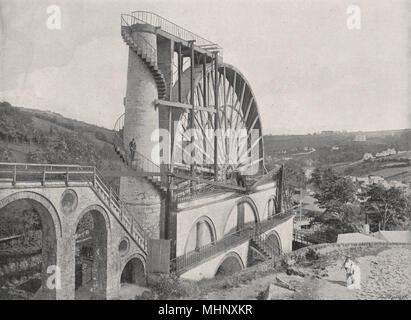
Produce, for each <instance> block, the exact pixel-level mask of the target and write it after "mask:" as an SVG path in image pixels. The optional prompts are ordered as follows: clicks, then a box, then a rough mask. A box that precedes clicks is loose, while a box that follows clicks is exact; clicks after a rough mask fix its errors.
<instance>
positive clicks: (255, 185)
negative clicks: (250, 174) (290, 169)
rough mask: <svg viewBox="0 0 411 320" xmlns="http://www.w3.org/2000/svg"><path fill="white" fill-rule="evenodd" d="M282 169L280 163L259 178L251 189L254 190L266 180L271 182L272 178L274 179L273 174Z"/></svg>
mask: <svg viewBox="0 0 411 320" xmlns="http://www.w3.org/2000/svg"><path fill="white" fill-rule="evenodd" d="M280 169H281V166H280V165H276V168H274V169H272V170H271V171H269V172H268V173H267V174H265V175H263V176H262V177H261V178H260V179H259V180H257V181H256V182H254V184H252V185H251V187H250V190H251V191H252V190H254V189H255V188H257V187H258V186H260V185H262V184H265V183H266V182H269V181H270V180H272V179H273V175H274V174H275V173H277V172H278V171H279V170H280Z"/></svg>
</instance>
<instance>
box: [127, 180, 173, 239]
mask: <svg viewBox="0 0 411 320" xmlns="http://www.w3.org/2000/svg"><path fill="white" fill-rule="evenodd" d="M120 195H121V199H122V201H123V202H124V203H125V204H126V206H127V209H128V210H129V211H130V212H131V213H132V214H133V215H134V217H135V218H136V219H137V221H138V222H139V223H140V224H141V225H142V226H143V228H144V230H145V231H146V232H147V233H148V234H149V236H150V238H153V239H160V238H163V237H164V227H165V226H164V225H165V207H164V205H162V200H163V199H162V198H163V197H164V195H162V193H161V192H160V191H158V190H157V189H156V188H155V187H154V186H153V185H152V184H151V182H149V181H148V180H146V178H143V177H141V178H140V177H121V179H120Z"/></svg>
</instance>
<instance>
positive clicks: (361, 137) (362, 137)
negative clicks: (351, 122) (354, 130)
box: [354, 134, 367, 142]
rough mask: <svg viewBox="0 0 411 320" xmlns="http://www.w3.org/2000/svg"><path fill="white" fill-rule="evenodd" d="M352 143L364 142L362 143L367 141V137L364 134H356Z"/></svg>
mask: <svg viewBox="0 0 411 320" xmlns="http://www.w3.org/2000/svg"><path fill="white" fill-rule="evenodd" d="M354 141H355V142H364V141H367V137H366V135H365V134H357V135H355V138H354Z"/></svg>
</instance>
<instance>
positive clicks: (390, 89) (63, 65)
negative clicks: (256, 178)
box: [0, 0, 411, 134]
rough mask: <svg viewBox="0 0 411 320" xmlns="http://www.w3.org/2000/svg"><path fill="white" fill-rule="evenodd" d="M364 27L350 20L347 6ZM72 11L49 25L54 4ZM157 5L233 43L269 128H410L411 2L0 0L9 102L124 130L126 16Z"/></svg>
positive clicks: (3, 86) (0, 51) (228, 56)
mask: <svg viewBox="0 0 411 320" xmlns="http://www.w3.org/2000/svg"><path fill="white" fill-rule="evenodd" d="M353 4H354V5H357V6H358V7H359V8H360V10H361V28H360V29H354V30H350V29H348V28H347V18H348V17H349V14H347V8H348V7H349V5H353ZM50 5H57V6H59V7H60V9H61V29H60V30H50V29H49V28H48V27H47V25H46V21H47V19H48V17H49V14H48V13H47V7H48V6H50ZM134 10H145V11H152V12H155V13H157V14H159V15H161V16H163V17H165V18H167V19H169V20H171V21H173V22H175V23H176V24H178V25H180V26H183V27H185V28H187V29H189V30H190V31H192V32H194V33H197V34H199V35H201V36H203V37H205V38H207V39H209V40H211V41H213V42H216V43H218V44H219V45H220V46H222V47H223V48H224V61H225V62H227V63H230V64H232V65H234V66H236V67H237V68H238V69H239V70H241V72H242V73H243V74H244V75H245V77H246V78H247V80H248V81H249V83H250V84H251V86H252V88H253V91H254V93H255V96H256V99H257V103H258V107H259V112H260V116H261V118H262V124H263V131H264V133H265V134H301V133H310V132H318V131H322V130H347V131H359V130H362V131H370V130H385V129H401V128H410V127H411V71H410V70H411V50H410V44H411V37H410V35H411V5H410V3H409V1H406V0H392V1H389V0H380V1H375V0H362V1H359V0H349V1H345V0H298V1H296V0H286V1H285V0H284V1H279V0H271V1H268V0H253V1H251V0H248V1H245V0H207V1H206V0H179V1H175V0H166V1H157V0H149V1H145V0H138V1H136V0H133V1H129V0H116V1H114V0H70V1H67V0H36V1H33V0H0V101H9V102H10V103H12V104H13V105H17V106H23V107H29V108H36V109H41V110H49V111H53V112H57V113H60V114H62V115H64V116H67V117H70V118H75V119H78V120H82V121H86V122H89V123H93V124H97V125H100V126H104V127H107V128H110V129H111V128H113V126H114V123H115V120H116V119H117V118H118V116H120V115H121V114H122V113H123V112H124V107H123V97H124V95H125V92H126V76H127V59H128V48H127V46H126V45H125V44H124V43H123V41H122V38H121V35H120V14H121V13H129V12H131V11H134Z"/></svg>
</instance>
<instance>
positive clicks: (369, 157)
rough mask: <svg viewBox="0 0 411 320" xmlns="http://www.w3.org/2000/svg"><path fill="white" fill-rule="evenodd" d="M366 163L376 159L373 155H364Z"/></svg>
mask: <svg viewBox="0 0 411 320" xmlns="http://www.w3.org/2000/svg"><path fill="white" fill-rule="evenodd" d="M362 159H363V160H364V161H368V160H372V159H374V156H373V155H372V154H371V153H364V156H363V157H362Z"/></svg>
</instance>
